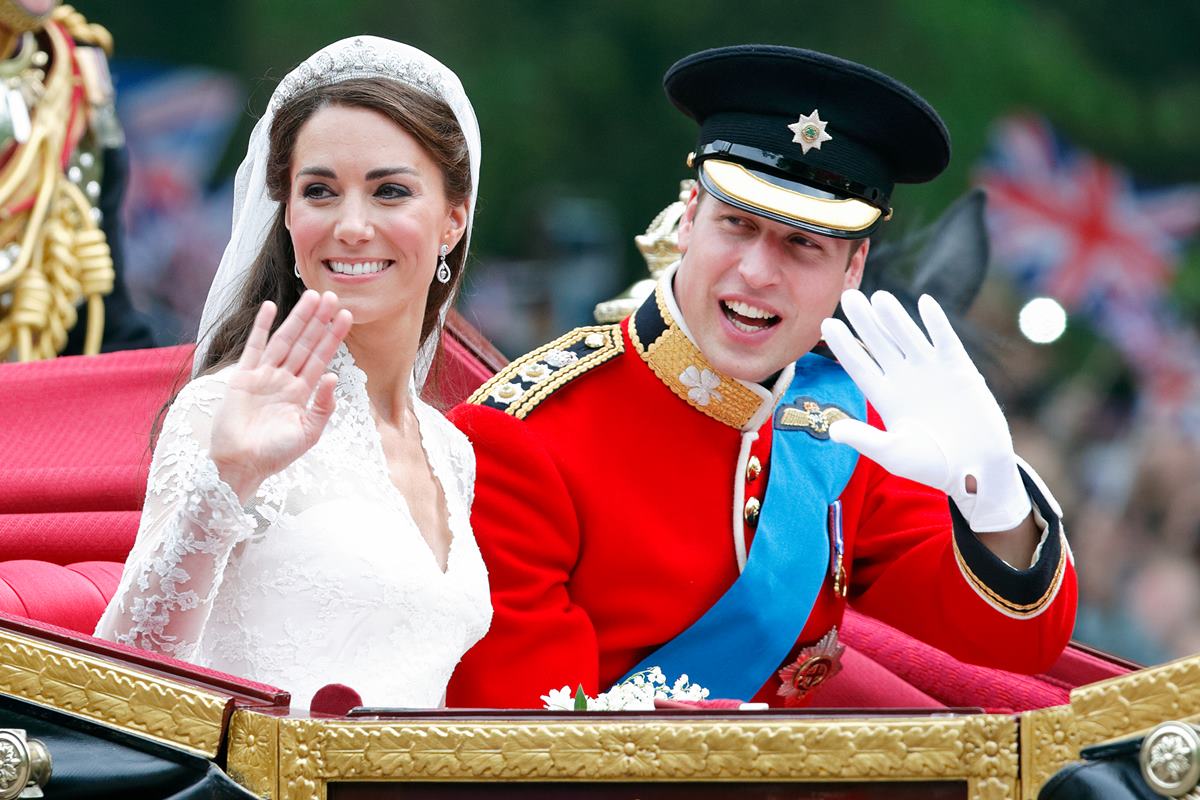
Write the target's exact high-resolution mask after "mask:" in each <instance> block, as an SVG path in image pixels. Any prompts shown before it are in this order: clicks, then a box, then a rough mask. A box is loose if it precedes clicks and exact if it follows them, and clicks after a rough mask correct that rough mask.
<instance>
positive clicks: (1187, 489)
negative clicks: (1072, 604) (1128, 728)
mask: <svg viewBox="0 0 1200 800" xmlns="http://www.w3.org/2000/svg"><path fill="white" fill-rule="evenodd" d="M1017 307H1018V303H1017V299H1016V298H1015V296H1014V294H1013V292H1012V291H1011V288H1010V287H1009V286H1008V285H1007V284H1005V283H1004V282H1003V281H1001V280H999V279H996V278H995V277H993V279H992V280H990V281H989V283H988V285H987V287H986V288H985V290H984V292H983V293H982V294H981V296H980V299H979V301H978V302H977V305H976V308H975V309H974V310H973V313H972V317H971V319H972V321H973V322H974V323H976V324H977V325H979V326H980V327H981V328H983V329H984V330H986V331H988V332H989V333H992V334H994V335H995V336H996V340H995V341H996V347H995V349H994V355H995V359H996V360H995V363H994V364H993V365H992V367H991V369H990V370H989V371H988V373H989V374H988V377H989V381H990V382H991V383H992V384H993V385H994V387H995V388H996V391H997V394H998V396H999V397H1000V399H1001V402H1002V404H1003V405H1004V407H1005V411H1006V413H1007V415H1008V419H1009V422H1010V425H1011V428H1012V433H1013V438H1014V440H1015V444H1016V450H1017V452H1018V453H1019V454H1021V455H1022V456H1023V457H1024V458H1025V459H1026V460H1027V461H1029V462H1030V463H1031V464H1032V465H1033V466H1034V467H1035V468H1036V469H1037V470H1038V472H1039V473H1040V474H1041V475H1042V476H1043V477H1044V478H1045V480H1046V482H1047V483H1048V484H1049V485H1050V486H1051V487H1052V488H1053V491H1054V493H1055V495H1056V496H1057V498H1058V500H1059V502H1060V503H1061V504H1062V506H1063V508H1064V511H1065V517H1064V519H1065V520H1066V524H1067V535H1068V538H1069V539H1070V542H1071V548H1072V550H1073V552H1074V556H1075V563H1076V566H1077V567H1078V572H1079V592H1080V598H1079V615H1078V619H1077V622H1076V628H1075V638H1076V639H1077V640H1079V641H1081V642H1083V643H1085V644H1088V645H1091V646H1093V647H1096V648H1099V649H1101V650H1104V651H1106V652H1110V653H1114V654H1116V655H1119V656H1122V657H1124V658H1127V659H1130V660H1132V661H1136V662H1138V663H1141V664H1147V665H1148V664H1158V663H1162V662H1164V661H1168V660H1171V659H1174V658H1179V657H1182V656H1185V655H1191V654H1194V653H1198V652H1200V491H1197V489H1196V487H1197V486H1200V441H1198V440H1197V439H1196V437H1195V435H1194V433H1193V432H1191V431H1188V430H1187V429H1186V428H1185V427H1183V426H1181V424H1180V420H1179V418H1178V417H1176V416H1173V415H1168V414H1164V413H1161V411H1162V410H1161V409H1156V408H1153V407H1150V406H1149V405H1148V404H1147V403H1146V402H1145V401H1144V400H1143V399H1141V398H1140V397H1139V394H1138V389H1137V386H1136V384H1135V382H1134V380H1133V377H1132V374H1131V372H1130V371H1129V370H1128V369H1127V368H1126V367H1125V366H1124V365H1123V364H1122V363H1121V360H1120V357H1119V356H1118V355H1117V354H1116V353H1115V352H1114V351H1113V350H1112V349H1111V348H1109V347H1108V346H1107V345H1105V344H1104V343H1103V342H1101V341H1099V340H1096V341H1095V342H1093V343H1092V345H1091V350H1090V352H1088V353H1087V354H1086V355H1084V356H1083V360H1084V361H1085V362H1086V363H1076V364H1069V365H1066V367H1067V368H1066V369H1064V364H1063V363H1062V358H1061V354H1060V353H1059V354H1056V353H1055V351H1054V349H1053V347H1052V346H1051V347H1047V346H1044V345H1036V344H1032V343H1030V342H1028V341H1027V340H1025V339H1024V338H1023V337H1022V336H1021V335H1020V334H1019V332H1018V330H1017V327H1016V319H1017V313H1016V312H1017ZM1064 372H1068V373H1069V377H1067V378H1066V379H1065V380H1064V379H1063V373H1064Z"/></svg>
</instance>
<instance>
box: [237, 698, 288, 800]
mask: <svg viewBox="0 0 1200 800" xmlns="http://www.w3.org/2000/svg"><path fill="white" fill-rule="evenodd" d="M226 766H228V768H229V769H228V772H229V777H231V778H233V779H234V780H235V781H237V782H238V783H240V784H241V785H242V786H245V787H246V788H247V789H249V790H250V791H252V792H254V794H256V795H258V796H259V797H260V798H262V800H274V798H276V797H278V796H279V720H278V719H277V718H276V717H270V716H267V715H266V714H258V713H255V712H254V711H247V710H246V709H238V710H237V711H235V712H233V719H232V720H230V723H229V759H228V763H227V765H226Z"/></svg>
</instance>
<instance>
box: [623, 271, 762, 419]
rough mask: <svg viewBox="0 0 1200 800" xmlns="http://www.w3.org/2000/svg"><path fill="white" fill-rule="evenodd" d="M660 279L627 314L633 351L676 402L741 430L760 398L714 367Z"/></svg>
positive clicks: (759, 407) (758, 404)
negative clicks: (688, 331) (685, 327)
mask: <svg viewBox="0 0 1200 800" xmlns="http://www.w3.org/2000/svg"><path fill="white" fill-rule="evenodd" d="M665 291H666V289H665V288H664V283H663V282H662V281H660V282H659V284H658V286H657V287H655V290H654V294H652V295H651V296H650V297H647V298H646V300H645V302H643V303H642V305H641V307H640V308H638V310H637V311H635V312H633V314H632V315H631V316H630V317H629V339H630V341H632V342H633V349H634V350H635V351H637V354H638V355H640V356H641V357H642V360H643V361H645V362H646V364H647V365H649V367H650V369H651V370H652V371H653V372H654V374H655V375H657V376H658V379H659V380H660V381H662V382H663V384H664V385H665V386H666V387H667V388H669V389H670V390H671V391H672V392H674V393H675V395H676V396H677V397H679V399H680V400H682V401H684V402H685V403H687V404H688V405H689V406H691V407H692V408H694V409H696V410H697V411H699V412H700V413H702V414H705V415H707V416H710V417H712V418H713V419H715V420H717V421H718V422H723V423H725V424H726V425H728V426H730V427H731V428H738V429H742V428H744V427H745V426H746V425H747V424H748V423H749V422H750V420H751V419H752V418H753V417H754V415H755V414H756V413H757V412H758V411H759V410H760V409H761V408H762V406H763V403H764V400H763V398H761V397H759V396H758V395H757V394H755V393H754V392H752V391H750V389H748V388H746V387H745V386H743V385H742V384H741V382H739V381H737V380H734V379H733V378H730V377H729V376H727V375H724V374H722V373H720V372H718V371H717V370H716V368H715V367H713V366H712V365H711V364H709V363H708V359H706V358H705V357H704V354H703V353H701V352H700V348H698V347H696V345H695V343H694V342H693V341H692V340H691V339H689V338H688V335H687V334H686V333H684V332H683V329H682V328H680V327H679V323H678V322H676V321H675V319H674V317H672V316H671V312H670V310H669V309H668V307H667V301H666V297H665V295H664V294H663V293H664V292H665Z"/></svg>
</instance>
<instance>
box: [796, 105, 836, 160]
mask: <svg viewBox="0 0 1200 800" xmlns="http://www.w3.org/2000/svg"><path fill="white" fill-rule="evenodd" d="M828 124H829V123H828V122H826V121H825V120H823V119H821V112H819V111H818V110H817V109H815V108H814V109H813V110H812V113H811V114H801V115H800V119H799V120H797V121H796V122H793V123H792V124H791V125H788V130H790V131H791V132H792V133H794V134H796V135H795V136H793V137H792V141H793V142H795V143H796V144H798V145H800V147H801V148H803V150H804V155H808V151H809V150H812V149H813V148H814V147H815V148H816V149H817V150H820V149H821V143H822V142H828V141H831V140H832V139H833V137H832V136H830V135H829V134H828V133H826V132H825V126H826V125H828Z"/></svg>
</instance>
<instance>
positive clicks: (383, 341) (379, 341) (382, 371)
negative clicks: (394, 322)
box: [346, 324, 420, 428]
mask: <svg viewBox="0 0 1200 800" xmlns="http://www.w3.org/2000/svg"><path fill="white" fill-rule="evenodd" d="M419 336H420V331H418V330H411V331H410V330H405V331H398V330H396V327H395V326H381V325H378V324H376V325H355V326H354V327H353V328H351V329H350V333H349V334H348V335H347V336H346V347H347V348H348V349H349V350H350V354H351V355H352V356H354V363H355V364H357V365H358V368H359V369H361V370H362V371H363V372H364V373H365V374H366V376H367V396H368V397H369V398H370V399H371V405H372V406H373V407H374V409H375V413H376V414H377V415H379V418H380V419H381V420H383V421H384V422H387V423H389V424H391V425H395V426H397V427H400V428H403V427H404V423H405V420H406V419H407V418H408V417H407V416H406V414H405V411H406V409H407V408H408V392H409V384H410V383H411V382H412V372H413V364H415V363H416V360H417V345H418V338H419Z"/></svg>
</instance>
